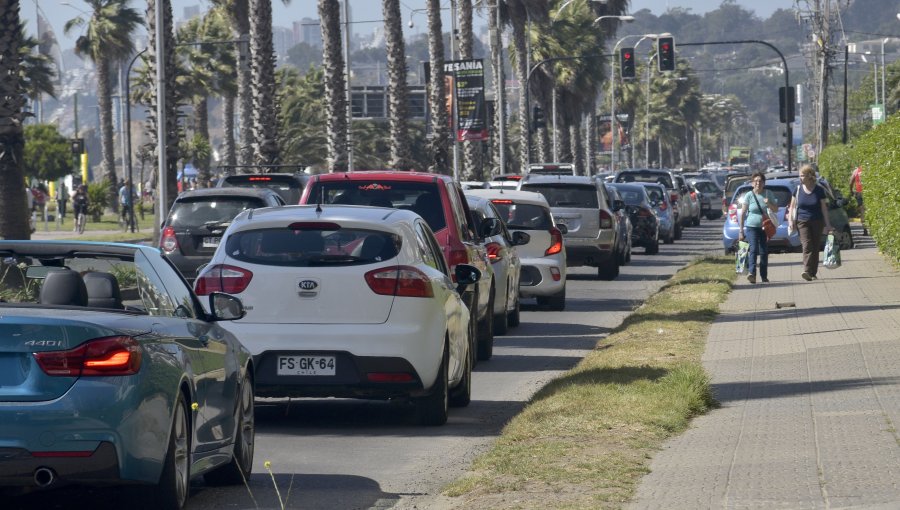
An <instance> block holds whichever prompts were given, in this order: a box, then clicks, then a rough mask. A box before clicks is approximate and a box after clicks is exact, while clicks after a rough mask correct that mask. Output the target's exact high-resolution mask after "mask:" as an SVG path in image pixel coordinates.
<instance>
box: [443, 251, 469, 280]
mask: <svg viewBox="0 0 900 510" xmlns="http://www.w3.org/2000/svg"><path fill="white" fill-rule="evenodd" d="M447 259H448V260H447V262H448V263H449V265H450V278H451V279H452V280H453V283H456V265H457V264H468V263H469V252H468V251H466V249H465V248H463V249H461V250H450V255H449V256H448V257H447Z"/></svg>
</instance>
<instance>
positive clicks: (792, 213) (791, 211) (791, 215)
mask: <svg viewBox="0 0 900 510" xmlns="http://www.w3.org/2000/svg"><path fill="white" fill-rule="evenodd" d="M799 201H800V186H799V185H798V186H797V192H796V193H795V194H794V197H793V198H792V199H791V203H790V204H789V205H788V212H787V214H788V235H789V236H792V235H794V232H796V231H797V209H798V207H797V202H799Z"/></svg>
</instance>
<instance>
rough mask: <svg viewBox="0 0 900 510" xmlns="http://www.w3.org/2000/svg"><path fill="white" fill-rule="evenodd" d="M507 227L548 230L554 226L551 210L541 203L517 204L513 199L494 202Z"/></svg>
mask: <svg viewBox="0 0 900 510" xmlns="http://www.w3.org/2000/svg"><path fill="white" fill-rule="evenodd" d="M494 206H495V207H497V211H499V212H500V217H501V218H503V219H505V220H506V225H507V227H509V228H511V229H516V230H548V229H549V228H550V227H552V226H553V219H552V218H551V216H550V211H549V210H548V209H547V208H545V207H541V206H539V205H534V204H517V203H515V202H512V201H499V202H494Z"/></svg>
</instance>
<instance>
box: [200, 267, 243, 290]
mask: <svg viewBox="0 0 900 510" xmlns="http://www.w3.org/2000/svg"><path fill="white" fill-rule="evenodd" d="M252 279H253V273H251V272H250V271H247V270H246V269H242V268H240V267H235V266H229V265H228V264H216V265H215V266H212V267H208V268H206V270H204V271H203V274H201V275H200V276H199V277H197V280H196V281H195V282H194V292H195V293H196V294H197V295H198V296H208V295H210V294H212V293H213V292H225V293H226V294H240V293H241V292H244V290H246V289H247V286H248V285H250V280H252Z"/></svg>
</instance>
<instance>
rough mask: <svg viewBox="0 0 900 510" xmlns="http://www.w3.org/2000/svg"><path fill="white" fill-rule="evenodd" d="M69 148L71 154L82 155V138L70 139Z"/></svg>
mask: <svg viewBox="0 0 900 510" xmlns="http://www.w3.org/2000/svg"><path fill="white" fill-rule="evenodd" d="M69 146H70V147H72V154H74V155H78V154H84V138H70V139H69Z"/></svg>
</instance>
